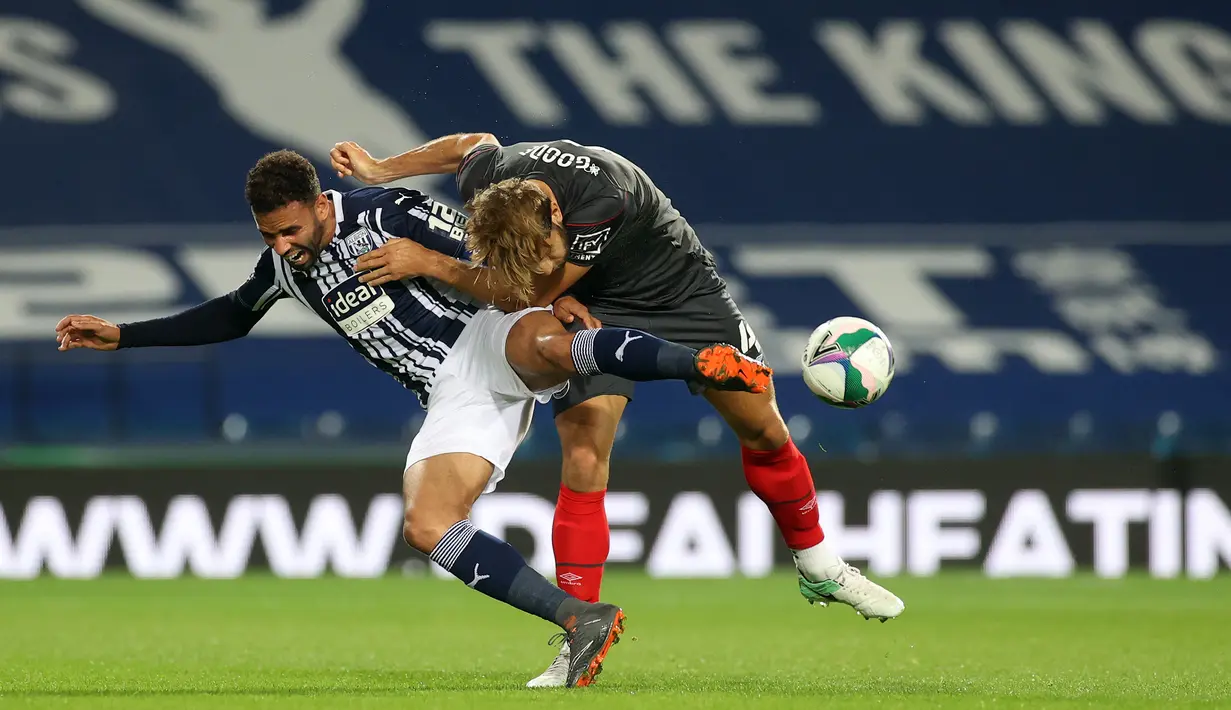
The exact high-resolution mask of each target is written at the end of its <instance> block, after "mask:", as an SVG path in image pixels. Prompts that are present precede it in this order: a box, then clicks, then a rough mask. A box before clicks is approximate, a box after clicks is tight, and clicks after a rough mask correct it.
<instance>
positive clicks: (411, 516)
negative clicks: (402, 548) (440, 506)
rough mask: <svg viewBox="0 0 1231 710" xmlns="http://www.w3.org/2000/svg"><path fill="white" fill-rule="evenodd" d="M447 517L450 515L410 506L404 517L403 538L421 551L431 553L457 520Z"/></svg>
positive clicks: (426, 553)
mask: <svg viewBox="0 0 1231 710" xmlns="http://www.w3.org/2000/svg"><path fill="white" fill-rule="evenodd" d="M447 518H448V516H441V515H435V514H433V513H432V512H431V511H427V510H415V509H414V508H412V507H408V508H407V509H406V513H405V515H404V517H403V518H402V539H403V540H405V541H406V544H407V545H410V546H411V547H413V548H415V549H416V550H418V551H419V552H422V553H423V554H425V555H430V554H431V553H432V550H434V549H436V545H437V543H439V542H440V539H441V538H442V537H444V535H445V533H446V532H448V530H449V528H450V527H451V526H452V525H453V523H455V522H457V521H456V520H453V521H449V520H448V519H447Z"/></svg>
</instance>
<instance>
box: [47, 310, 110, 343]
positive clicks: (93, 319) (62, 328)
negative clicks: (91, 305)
mask: <svg viewBox="0 0 1231 710" xmlns="http://www.w3.org/2000/svg"><path fill="white" fill-rule="evenodd" d="M56 340H58V341H59V343H60V348H59V349H60V350H73V349H75V348H89V349H90V350H115V349H116V348H118V347H119V346H120V329H119V327H118V326H116V325H115V324H114V323H111V322H110V321H105V320H103V319H102V318H99V317H98V316H79V315H72V316H64V318H62V319H61V320H60V322H59V323H57V324H56Z"/></svg>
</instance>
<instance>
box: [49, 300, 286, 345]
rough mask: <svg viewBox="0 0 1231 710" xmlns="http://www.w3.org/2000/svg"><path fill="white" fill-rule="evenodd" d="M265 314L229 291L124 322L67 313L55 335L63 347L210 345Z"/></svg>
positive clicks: (240, 333)
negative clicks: (160, 315)
mask: <svg viewBox="0 0 1231 710" xmlns="http://www.w3.org/2000/svg"><path fill="white" fill-rule="evenodd" d="M264 314H265V311H253V310H250V309H248V308H245V307H244V306H243V305H241V304H240V303H238V302H236V301H235V299H234V298H232V297H231V296H229V295H228V296H221V297H219V298H215V299H213V300H212V301H206V302H205V303H202V304H201V305H199V306H196V307H195V308H190V309H188V310H186V311H184V312H183V313H177V314H176V315H173V316H167V317H166V318H155V319H153V320H146V321H138V322H135V323H125V324H121V325H116V324H114V323H111V322H109V321H106V320H103V319H102V318H99V317H97V316H86V315H70V316H66V317H64V318H63V319H62V320H61V321H60V322H59V323H58V324H56V339H57V341H59V344H60V348H59V349H60V350H74V349H76V348H87V349H89V350H118V349H120V348H146V347H158V346H162V347H173V346H184V345H209V344H210V343H221V342H225V341H227V340H234V339H236V338H241V337H243V336H245V335H247V334H248V333H249V332H250V331H251V330H252V327H253V326H255V325H256V324H257V322H258V321H259V320H260V319H261V316H263V315H264Z"/></svg>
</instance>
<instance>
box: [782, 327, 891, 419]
mask: <svg viewBox="0 0 1231 710" xmlns="http://www.w3.org/2000/svg"><path fill="white" fill-rule="evenodd" d="M802 364H803V367H804V383H805V384H807V385H808V389H810V390H812V393H813V394H815V395H816V396H817V397H819V398H820V400H821V401H822V402H825V403H826V404H831V405H833V406H835V407H841V408H843V409H856V408H858V407H863V406H866V405H869V404H871V403H873V402H875V401H876V400H877V399H880V396H881V395H883V394H884V393H885V390H887V389H889V383H890V382H892V381H893V371H894V365H893V345H891V344H890V343H889V338H887V337H885V334H884V333H883V332H881V329H880V328H877V327H876V326H875V325H873V324H872V323H869V322H868V321H866V320H864V319H862V318H854V317H852V316H840V317H838V318H834V319H832V320H828V321H826V322H824V323H822V324H821V325H820V326H818V327H817V329H816V330H814V331H812V335H811V336H809V337H808V346H807V347H806V348H804V353H803V358H802Z"/></svg>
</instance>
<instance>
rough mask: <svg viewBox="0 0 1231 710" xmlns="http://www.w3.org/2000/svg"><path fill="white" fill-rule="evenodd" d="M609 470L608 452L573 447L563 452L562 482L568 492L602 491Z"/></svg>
mask: <svg viewBox="0 0 1231 710" xmlns="http://www.w3.org/2000/svg"><path fill="white" fill-rule="evenodd" d="M610 470H611V461H610V459H609V458H608V452H606V451H600V450H599V449H598V447H594V446H573V447H570V448H568V449H566V450H565V451H564V467H563V469H562V473H563V480H562V482H563V483H564V485H565V486H566V487H567V488H568V489H569V490H572V491H576V492H578V493H591V492H594V491H601V490H604V489H606V488H607V476H608V474H609V472H610Z"/></svg>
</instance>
